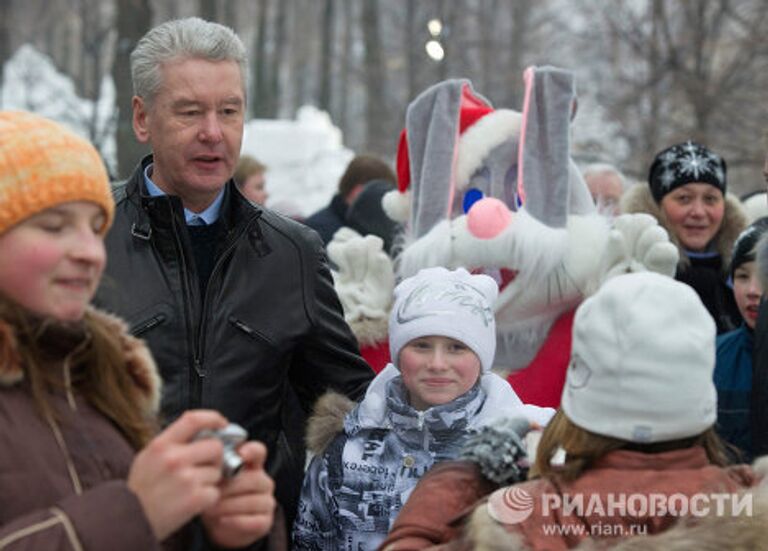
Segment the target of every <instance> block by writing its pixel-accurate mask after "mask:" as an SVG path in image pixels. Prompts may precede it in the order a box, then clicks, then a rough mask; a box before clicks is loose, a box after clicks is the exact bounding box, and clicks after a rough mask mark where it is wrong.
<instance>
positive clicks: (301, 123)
mask: <svg viewBox="0 0 768 551" xmlns="http://www.w3.org/2000/svg"><path fill="white" fill-rule="evenodd" d="M242 153H243V154H245V155H251V156H253V157H255V158H256V159H258V160H259V161H261V162H262V163H264V164H265V165H267V167H268V171H267V174H266V179H267V191H268V193H269V200H268V201H267V206H269V207H272V208H274V209H276V210H279V211H283V212H285V213H286V214H294V213H293V212H289V211H291V210H295V211H298V212H297V213H296V214H299V215H302V216H308V215H310V214H312V213H313V212H315V211H316V210H318V209H320V208H322V207H324V206H326V205H327V204H328V202H329V201H330V200H331V197H332V196H333V194H334V193H335V192H336V187H337V186H338V183H339V179H340V178H341V175H342V174H343V173H344V170H345V169H346V168H347V165H348V164H349V161H351V160H352V157H354V152H353V151H352V150H350V149H347V148H346V147H344V145H343V144H342V133H341V131H340V130H339V129H338V128H337V127H335V126H334V125H333V123H332V122H331V120H330V117H329V116H328V114H327V113H326V112H325V111H320V110H319V109H317V108H315V107H312V106H304V107H301V108H300V109H299V111H298V113H297V115H296V120H295V121H293V120H271V119H269V120H268V119H254V120H251V121H249V122H247V123H246V124H245V135H244V137H243V147H242Z"/></svg>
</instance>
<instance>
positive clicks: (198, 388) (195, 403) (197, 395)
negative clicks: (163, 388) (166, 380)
mask: <svg viewBox="0 0 768 551" xmlns="http://www.w3.org/2000/svg"><path fill="white" fill-rule="evenodd" d="M171 226H172V228H173V238H174V241H175V242H176V249H177V250H178V253H179V259H180V261H181V274H180V275H181V277H180V280H181V286H182V288H183V293H184V296H185V297H186V299H185V300H184V318H185V320H186V324H187V327H192V328H194V327H195V320H194V319H192V318H193V316H192V315H191V313H190V309H192V307H193V302H192V298H193V297H192V293H191V292H190V284H189V275H188V274H189V273H188V271H187V259H186V256H185V254H184V246H183V244H182V243H181V238H180V237H179V227H178V224H177V221H176V216H175V213H173V212H171ZM193 335H194V338H195V339H196V338H197V336H196V335H195V333H194V329H193ZM192 345H193V346H192V366H193V369H194V373H193V374H191V375H192V377H191V378H192V382H191V385H190V390H189V392H190V395H189V396H188V402H187V403H188V406H189V408H195V407H200V404H201V401H202V394H203V389H202V386H203V385H202V381H201V379H202V378H204V377H205V372H204V371H203V369H202V362H201V361H200V358H199V357H198V356H197V348H198V345H197V342H193V343H192ZM185 409H187V408H185Z"/></svg>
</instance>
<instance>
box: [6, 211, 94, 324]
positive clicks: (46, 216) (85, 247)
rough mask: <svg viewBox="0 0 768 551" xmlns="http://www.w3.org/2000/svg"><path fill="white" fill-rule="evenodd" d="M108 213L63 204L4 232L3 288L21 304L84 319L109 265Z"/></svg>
mask: <svg viewBox="0 0 768 551" xmlns="http://www.w3.org/2000/svg"><path fill="white" fill-rule="evenodd" d="M104 220H105V216H104V211H103V210H102V209H101V207H99V206H97V205H96V204H95V203H90V202H86V201H74V202H69V203H63V204H61V205H57V206H55V207H51V208H49V209H47V210H44V211H42V212H40V213H38V214H36V215H34V216H31V217H29V218H27V219H26V220H24V221H22V222H20V223H19V224H17V225H15V226H13V227H12V228H11V229H10V230H8V231H6V232H5V233H4V234H2V235H0V259H2V260H0V291H2V292H3V293H4V294H5V295H7V296H8V297H9V298H11V299H13V300H14V301H16V302H17V303H19V304H20V305H21V306H23V307H25V308H27V309H29V310H31V311H32V312H36V313H38V314H42V315H46V316H52V317H55V318H57V319H60V320H65V321H72V320H78V319H80V318H81V317H82V316H83V313H84V312H85V308H86V306H87V305H88V303H89V302H90V301H91V298H93V294H94V293H95V292H96V287H97V286H98V284H99V280H100V279H101V273H102V271H103V270H104V265H105V263H106V253H105V250H104V235H103V230H102V228H103V227H104Z"/></svg>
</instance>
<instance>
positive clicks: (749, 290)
mask: <svg viewBox="0 0 768 551" xmlns="http://www.w3.org/2000/svg"><path fill="white" fill-rule="evenodd" d="M762 294H763V286H762V285H760V280H759V278H758V277H757V267H756V265H755V261H754V260H753V261H752V262H745V263H744V264H742V265H741V266H739V267H738V268H736V269H735V270H734V271H733V296H734V297H735V298H736V305H737V306H738V307H739V312H740V313H741V317H743V318H744V321H745V322H746V324H747V326H748V327H749V328H750V329H754V328H755V324H756V323H757V311H758V309H759V307H760V296H761V295H762Z"/></svg>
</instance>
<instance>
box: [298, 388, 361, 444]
mask: <svg viewBox="0 0 768 551" xmlns="http://www.w3.org/2000/svg"><path fill="white" fill-rule="evenodd" d="M354 407H355V402H353V401H352V400H350V399H349V398H347V397H346V396H344V395H343V394H339V393H338V392H334V391H329V392H326V393H325V394H323V395H322V396H321V397H320V398H319V399H318V400H317V402H315V406H314V407H313V408H312V416H311V417H310V418H309V421H308V422H307V437H306V443H307V450H309V451H310V452H311V453H313V454H315V455H320V454H322V453H323V451H325V448H327V447H328V444H330V443H331V441H332V440H333V439H334V438H335V437H336V435H337V434H339V433H340V432H342V431H343V430H344V418H345V417H346V416H347V414H348V413H349V412H350V411H352V409H353V408H354Z"/></svg>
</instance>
